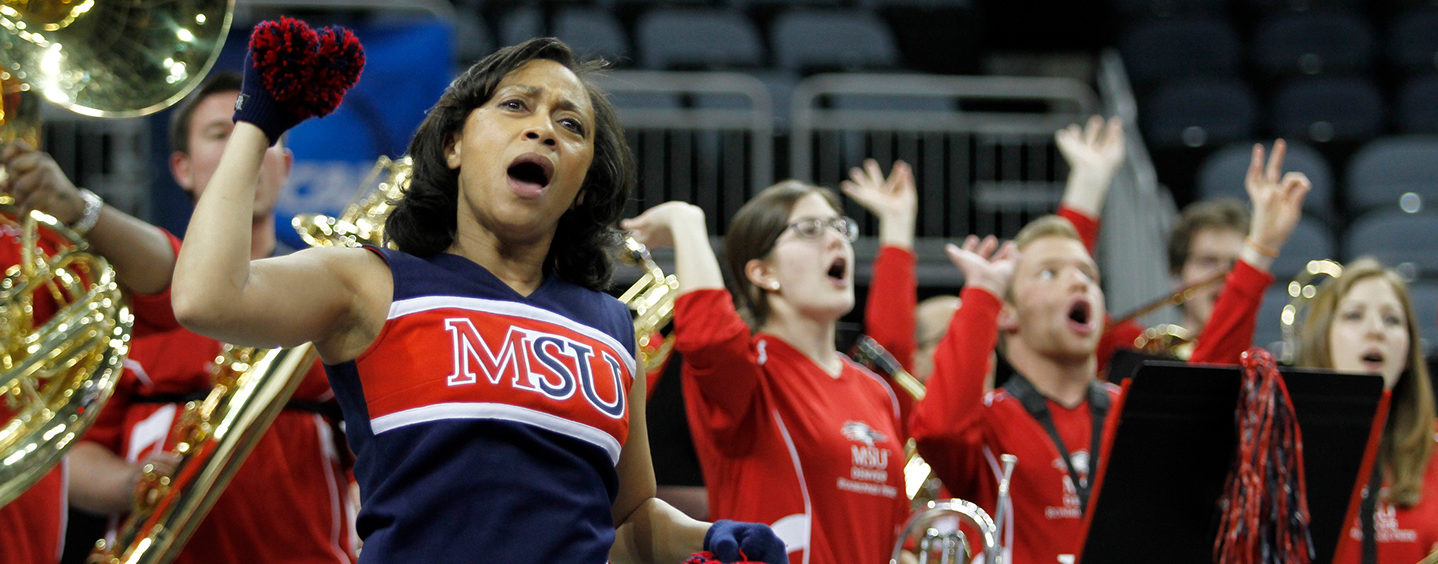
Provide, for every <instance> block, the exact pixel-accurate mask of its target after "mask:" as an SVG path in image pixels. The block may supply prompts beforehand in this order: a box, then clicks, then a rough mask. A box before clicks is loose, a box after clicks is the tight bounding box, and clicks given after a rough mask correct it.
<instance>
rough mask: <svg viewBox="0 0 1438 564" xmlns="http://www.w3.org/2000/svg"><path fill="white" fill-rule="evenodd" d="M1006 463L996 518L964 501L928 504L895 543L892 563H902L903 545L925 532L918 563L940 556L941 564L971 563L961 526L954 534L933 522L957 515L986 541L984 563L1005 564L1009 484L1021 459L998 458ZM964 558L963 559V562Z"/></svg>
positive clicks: (891, 558)
mask: <svg viewBox="0 0 1438 564" xmlns="http://www.w3.org/2000/svg"><path fill="white" fill-rule="evenodd" d="M999 460H1000V462H1001V463H1002V464H1003V470H1002V474H1001V475H1000V476H999V495H998V503H997V504H996V510H995V512H994V515H995V516H996V517H997V519H992V518H990V517H989V514H988V512H986V511H984V510H983V509H982V508H980V507H979V506H978V505H976V504H974V503H973V502H970V501H964V500H962V499H945V500H940V501H930V502H928V504H927V506H926V509H925V510H924V511H921V512H919V513H915V514H914V515H913V516H912V517H909V520H908V522H906V523H905V524H904V529H903V532H901V533H899V538H898V540H896V541H895V542H894V551H893V553H892V554H890V555H889V564H899V557H900V556H902V555H903V552H904V545H905V544H907V543H908V541H909V539H911V538H913V537H914V535H915V533H919V532H921V531H922V532H923V536H922V537H921V538H920V539H919V542H918V549H919V564H928V562H929V559H930V558H931V557H937V558H938V561H939V562H940V564H947V563H950V562H952V563H958V562H961V561H968V560H969V559H970V558H971V556H972V555H973V551H972V550H971V548H972V547H971V546H970V545H969V542H968V538H967V537H966V536H965V535H964V533H963V531H962V530H961V529H960V528H959V527H954V529H953V530H951V531H940V530H939V529H937V528H935V527H933V526H932V525H933V524H934V522H935V521H936V520H938V519H940V518H943V517H948V516H956V517H958V518H959V520H960V521H961V522H964V521H967V522H968V523H969V524H971V525H973V526H974V527H976V528H978V532H979V539H980V540H982V541H983V545H982V547H983V553H984V562H985V564H1002V563H1003V562H1004V561H1005V553H1004V546H1003V531H1005V530H1007V529H1004V528H1002V527H1003V525H1004V524H1005V523H1006V520H1007V519H1008V518H1009V515H1008V510H1009V505H1010V502H1009V499H1010V495H1009V482H1010V480H1011V479H1012V476H1013V473H1014V465H1016V464H1018V461H1019V458H1018V457H1017V456H1014V455H1012V454H1004V455H1000V456H999ZM960 558H962V560H960Z"/></svg>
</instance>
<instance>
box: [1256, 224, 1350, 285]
mask: <svg viewBox="0 0 1438 564" xmlns="http://www.w3.org/2000/svg"><path fill="white" fill-rule="evenodd" d="M1337 256H1338V242H1337V238H1336V237H1335V236H1334V232H1333V229H1332V228H1330V227H1328V225H1327V224H1326V223H1324V222H1322V221H1319V220H1318V219H1315V218H1311V217H1304V218H1302V219H1300V220H1298V225H1296V226H1294V227H1293V234H1292V235H1290V236H1289V237H1288V242H1287V243H1285V244H1284V245H1283V252H1281V253H1279V255H1278V258H1277V259H1274V261H1273V266H1271V267H1269V272H1272V273H1273V276H1274V278H1277V279H1278V280H1279V281H1283V280H1288V279H1291V278H1293V276H1294V275H1296V274H1298V273H1299V271H1301V270H1303V267H1304V266H1305V265H1307V264H1308V261H1310V260H1316V259H1331V258H1335V257H1337Z"/></svg>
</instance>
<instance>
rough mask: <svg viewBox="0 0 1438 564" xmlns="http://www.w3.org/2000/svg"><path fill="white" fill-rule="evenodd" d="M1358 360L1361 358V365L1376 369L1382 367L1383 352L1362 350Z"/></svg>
mask: <svg viewBox="0 0 1438 564" xmlns="http://www.w3.org/2000/svg"><path fill="white" fill-rule="evenodd" d="M1359 360H1361V361H1362V362H1363V366H1365V367H1367V368H1368V369H1369V370H1375V371H1376V370H1378V369H1380V368H1383V353H1381V352H1379V351H1373V350H1370V351H1367V352H1364V353H1363V356H1362V357H1359Z"/></svg>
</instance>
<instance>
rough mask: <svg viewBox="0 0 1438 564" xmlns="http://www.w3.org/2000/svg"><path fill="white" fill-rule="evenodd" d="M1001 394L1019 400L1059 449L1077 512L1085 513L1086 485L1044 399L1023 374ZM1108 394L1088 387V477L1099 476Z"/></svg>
mask: <svg viewBox="0 0 1438 564" xmlns="http://www.w3.org/2000/svg"><path fill="white" fill-rule="evenodd" d="M1004 390H1005V391H1007V392H1008V393H1009V395H1011V396H1013V397H1014V399H1016V400H1019V403H1020V404H1022V405H1023V406H1024V409H1025V410H1027V411H1028V412H1029V415H1031V416H1033V418H1034V419H1036V420H1037V421H1038V422H1039V424H1040V425H1043V426H1044V430H1045V431H1048V433H1049V438H1051V439H1053V441H1054V446H1055V447H1058V449H1059V456H1061V457H1063V461H1064V468H1065V469H1067V470H1068V473H1069V479H1070V480H1072V481H1073V484H1074V490H1076V491H1077V493H1078V498H1079V510H1080V511H1085V510H1087V509H1088V493H1089V481H1088V480H1087V479H1081V478H1080V477H1079V475H1078V471H1077V470H1075V469H1074V464H1073V459H1072V458H1071V457H1070V455H1069V450H1068V448H1066V447H1065V446H1064V440H1063V437H1060V436H1059V430H1058V428H1057V427H1055V426H1054V419H1053V416H1052V415H1050V414H1049V406H1048V402H1047V399H1046V398H1044V396H1043V394H1040V393H1039V391H1038V390H1037V389H1034V385H1033V384H1032V383H1031V382H1029V381H1028V379H1027V378H1024V376H1023V375H1022V374H1019V373H1014V375H1013V377H1011V378H1009V381H1008V382H1005V383H1004ZM1108 406H1109V399H1108V392H1106V391H1104V389H1103V386H1102V385H1100V384H1099V383H1098V382H1096V381H1090V382H1089V385H1088V412H1089V417H1090V418H1092V423H1093V429H1092V431H1093V439H1092V440H1091V441H1089V457H1088V459H1089V470H1088V475H1089V476H1097V475H1098V461H1099V448H1100V445H1101V444H1102V441H1103V424H1104V418H1105V417H1106V416H1107V415H1108Z"/></svg>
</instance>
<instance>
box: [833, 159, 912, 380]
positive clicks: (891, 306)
mask: <svg viewBox="0 0 1438 564" xmlns="http://www.w3.org/2000/svg"><path fill="white" fill-rule="evenodd" d="M840 188H842V189H843V191H844V193H845V194H847V195H848V196H849V197H850V198H852V199H853V200H854V201H856V202H858V203H859V205H861V206H864V209H867V210H869V213H872V214H874V216H875V217H878V218H879V254H878V256H877V257H875V259H874V265H873V269H874V276H873V278H872V279H871V281H870V283H869V292H868V297H867V298H866V305H865V306H864V332H865V333H868V335H869V336H870V337H873V338H874V340H875V341H877V342H878V343H879V345H880V346H882V347H884V349H886V350H888V351H889V353H890V354H893V355H894V358H895V359H897V360H898V361H899V364H901V365H903V366H904V369H905V370H909V371H910V372H912V371H913V370H914V350H915V349H917V348H918V344H917V341H918V337H917V336H916V335H915V333H914V327H915V320H914V310H915V308H916V307H917V305H918V299H919V298H918V280H917V279H916V278H915V274H914V264H915V259H916V257H915V256H914V250H913V249H914V225H915V222H916V221H917V217H918V211H919V198H918V190H917V189H916V188H915V186H914V173H913V170H912V169H911V168H909V165H908V163H905V162H904V161H897V162H895V163H894V168H893V169H892V170H890V171H889V176H888V178H885V177H884V173H883V170H881V169H880V168H879V163H878V162H877V161H875V160H873V159H867V160H865V161H864V167H863V168H858V167H855V168H854V169H852V170H850V171H849V180H845V181H844V182H843V183H842V184H841V185H840Z"/></svg>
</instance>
